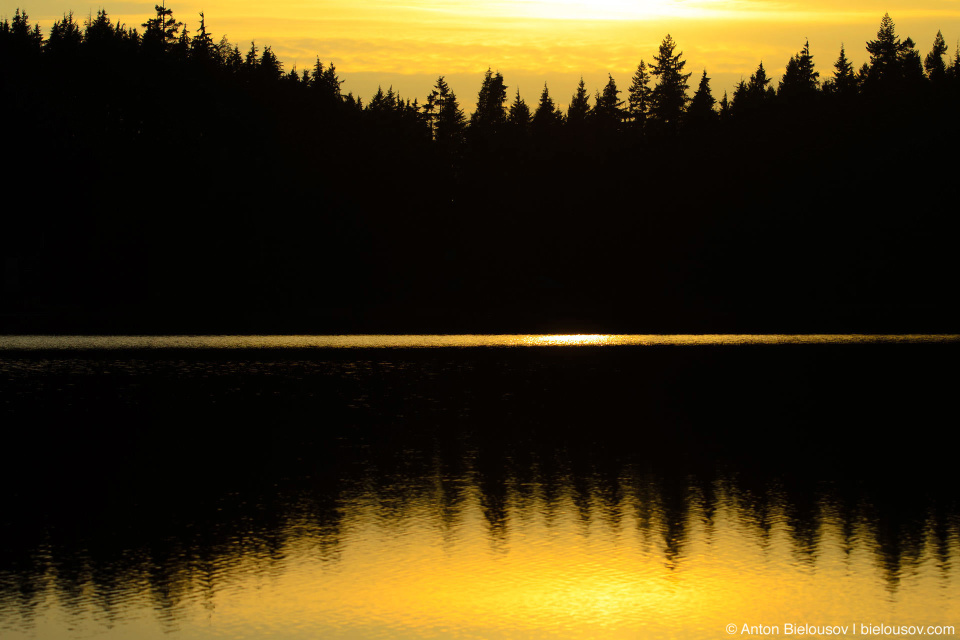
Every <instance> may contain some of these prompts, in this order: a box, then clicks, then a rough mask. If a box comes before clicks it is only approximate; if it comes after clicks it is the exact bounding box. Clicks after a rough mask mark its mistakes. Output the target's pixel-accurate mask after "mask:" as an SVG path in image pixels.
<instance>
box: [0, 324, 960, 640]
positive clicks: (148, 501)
mask: <svg viewBox="0 0 960 640" xmlns="http://www.w3.org/2000/svg"><path fill="white" fill-rule="evenodd" d="M351 340H352V342H351ZM958 355H960V343H958V342H957V341H956V339H955V338H953V337H936V336H926V337H924V336H912V337H896V338H895V337H882V338H879V337H864V336H830V337H810V336H805V337H788V336H766V337H757V336H752V337H746V336H737V337H731V336H723V337H690V336H687V337H664V336H612V337H611V336H586V337H584V336H580V337H567V336H494V337H489V336H487V337H476V336H470V337H451V336H446V337H442V338H425V337H402V338H398V337H383V336H380V337H366V338H350V339H348V338H331V337H293V338H292V337H282V338H281V337H273V338H250V337H247V338H235V337H233V338H231V337H219V338H184V337H177V338H156V337H153V338H122V339H121V338H30V337H16V338H15V337H0V422H2V428H3V431H2V438H3V441H2V442H3V444H2V454H0V456H2V471H0V480H2V481H3V488H4V490H3V492H2V494H0V637H3V638H4V640H7V639H17V638H43V639H48V638H49V639H54V638H56V639H59V638H68V639H70V638H133V637H136V638H170V639H171V640H177V639H181V638H311V639H312V638H357V639H360V638H483V639H487V638H504V639H506V638H564V639H566V638H570V639H573V638H615V639H619V638H631V639H641V638H653V639H659V638H664V639H665V638H691V639H707V638H723V637H740V636H752V637H815V636H822V637H825V636H827V635H844V636H853V635H871V636H878V637H902V636H904V635H908V636H909V635H913V636H917V635H937V636H939V637H952V638H956V637H958V633H960V565H958V562H960V491H958V481H957V471H956V469H957V466H958V465H957V463H958V456H960V448H958V437H957V435H956V425H957V424H958V415H957V414H958V410H957V408H958V404H957V401H958V389H960V384H958V383H960V374H958V372H957V367H956V362H957V361H958V358H957V356H958ZM728 625H733V627H732V628H731V629H728ZM744 625H746V628H745V626H744ZM807 625H809V626H807ZM827 627H830V628H829V629H828V628H827ZM834 627H835V628H834ZM731 630H732V631H733V633H732V634H731V633H729V631H731ZM921 630H922V633H921ZM801 631H802V632H803V633H800V632H801Z"/></svg>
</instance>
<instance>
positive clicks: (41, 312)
mask: <svg viewBox="0 0 960 640" xmlns="http://www.w3.org/2000/svg"><path fill="white" fill-rule="evenodd" d="M199 18H200V20H199V23H198V24H196V23H194V24H195V29H194V30H193V31H192V32H191V31H188V29H187V27H186V26H185V25H184V24H183V23H181V22H179V21H178V20H177V18H175V17H174V15H173V12H172V11H171V10H170V9H168V8H166V7H165V6H158V7H157V10H156V15H155V16H150V17H149V18H148V19H146V21H145V22H144V23H143V24H142V25H137V26H135V27H128V26H126V25H119V24H115V23H114V22H113V21H112V20H111V19H110V17H109V16H108V14H107V13H106V11H104V10H100V11H99V12H98V13H97V14H96V16H95V17H93V16H91V17H90V18H89V19H87V20H85V21H84V22H83V24H81V23H80V22H78V21H77V20H76V19H75V18H74V17H73V15H72V14H65V15H64V17H63V19H62V20H58V21H57V22H56V23H55V24H54V25H53V27H52V28H51V29H50V31H49V33H44V32H43V31H42V30H41V29H40V28H39V26H37V25H31V24H30V22H29V19H28V17H27V15H26V14H25V13H23V12H22V11H19V10H18V11H17V13H16V14H15V16H14V17H13V19H12V21H4V22H3V23H2V24H0V109H2V116H3V117H2V122H3V123H4V125H5V130H4V135H5V142H6V144H5V146H4V154H5V156H6V157H7V159H8V161H12V163H13V168H12V169H8V170H7V182H6V193H5V195H4V201H5V205H4V211H5V213H4V215H3V232H2V233H0V237H2V240H0V251H2V254H3V270H4V271H3V289H2V296H0V329H2V330H4V331H47V330H50V331H64V330H69V331H81V330H84V331H215V332H233V331H236V332H246V331H251V332H261V331H278V332H285V331H303V332H312V333H321V332H330V331H338V332H339V331H344V332H349V331H421V332H431V331H538V330H604V331H635V332H643V331H668V332H669V331H955V330H956V327H957V319H958V315H957V310H956V305H955V303H954V298H955V295H954V289H955V283H956V282H957V275H958V271H960V270H958V266H960V265H958V255H960V253H958V252H957V251H956V250H955V246H954V245H955V242H956V237H957V230H958V223H957V219H956V206H957V205H956V201H957V197H956V195H957V186H956V185H957V183H956V181H955V179H954V174H955V166H954V163H953V162H952V158H951V155H950V154H951V153H952V152H953V151H955V149H956V143H957V142H958V140H960V135H958V134H960V129H958V106H960V50H958V52H956V53H955V54H954V55H953V56H952V57H950V56H949V55H948V52H947V47H946V44H945V41H944V38H943V36H942V35H941V34H940V33H937V34H936V37H935V38H934V40H933V45H932V48H931V50H930V52H929V53H928V54H926V55H925V56H924V55H922V54H921V52H920V51H919V50H918V48H917V45H916V43H915V42H914V41H913V40H912V39H910V38H906V39H901V37H900V36H899V35H897V33H896V30H895V25H894V23H893V21H892V20H891V19H890V17H889V16H884V17H883V19H882V20H881V22H880V27H879V30H878V33H877V37H876V39H875V40H871V41H869V42H867V43H866V49H867V51H868V53H869V56H870V58H869V62H868V63H866V64H864V65H863V67H862V68H860V69H859V70H855V69H854V68H853V67H852V65H851V63H850V62H849V61H848V59H847V55H846V51H845V50H844V49H842V48H841V50H840V51H839V52H838V56H837V59H836V61H834V62H832V63H831V62H827V63H825V64H824V63H822V62H821V63H820V64H819V65H817V64H815V63H814V60H813V56H812V55H811V54H810V49H809V43H798V45H799V44H802V47H801V48H800V49H799V51H798V52H797V54H796V55H795V56H794V57H793V58H791V59H790V60H789V61H788V64H787V67H786V73H785V74H784V76H783V78H782V79H781V80H780V82H779V84H778V85H775V83H774V81H773V80H772V78H771V77H770V76H768V75H767V72H766V71H765V69H764V66H763V64H762V63H760V64H759V65H758V67H757V69H756V70H755V72H753V74H752V75H751V76H750V78H749V80H743V81H741V83H740V84H739V85H738V86H737V88H736V89H735V91H734V92H733V95H731V96H728V95H726V94H724V95H723V96H722V97H720V98H719V99H717V97H715V96H714V95H712V92H711V88H710V78H709V76H708V75H707V71H706V70H704V71H703V72H702V75H700V74H699V73H698V74H697V75H694V73H693V71H690V70H687V69H686V67H685V65H686V62H685V61H684V60H683V57H682V53H681V48H680V47H679V45H678V44H677V43H676V42H674V40H673V39H672V38H671V37H670V36H666V38H664V40H663V42H662V44H661V45H660V48H659V50H658V51H657V52H656V53H655V54H654V55H653V56H652V57H651V58H648V59H646V60H640V61H639V64H638V67H637V71H636V73H635V75H634V76H633V78H632V79H631V82H630V85H629V87H628V88H627V89H620V88H618V85H617V83H616V81H615V80H614V79H613V77H612V76H611V77H610V78H609V81H608V83H607V84H606V86H604V87H603V88H602V89H598V90H596V92H595V93H594V94H593V95H592V96H591V95H590V93H589V92H588V90H587V88H586V86H585V85H584V83H583V82H581V83H580V85H579V87H577V88H576V89H575V90H574V93H573V95H572V97H571V99H570V101H569V108H568V110H567V112H566V113H563V112H562V111H561V110H560V109H559V108H558V107H557V106H556V102H555V97H556V96H557V95H565V94H558V93H551V90H553V91H557V89H552V88H548V87H547V86H546V85H544V88H543V92H542V94H541V97H540V99H539V101H538V103H537V104H535V105H533V104H531V105H528V104H526V103H525V102H524V101H523V100H522V99H521V98H520V95H519V92H517V93H515V94H513V98H512V99H511V98H510V96H511V91H510V89H511V87H508V86H507V85H506V79H505V78H504V77H503V76H502V75H501V74H500V73H499V72H493V70H488V71H487V73H486V74H485V75H484V77H483V78H482V79H479V78H478V80H479V81H480V89H479V92H478V95H477V103H476V110H475V111H474V112H473V113H472V114H470V115H469V116H468V115H467V113H466V111H465V108H464V105H466V104H467V103H468V102H469V101H467V100H464V99H463V98H462V97H461V98H459V99H458V97H457V96H455V95H454V93H453V91H452V90H451V89H450V87H449V86H448V85H447V84H446V82H445V81H444V78H443V77H440V78H438V80H437V83H436V86H435V88H434V90H433V92H432V93H431V94H430V95H429V96H428V97H427V98H426V100H425V101H424V102H423V103H420V102H419V101H417V100H412V101H411V100H409V99H405V98H403V97H401V96H400V95H399V94H397V93H396V92H395V91H394V90H393V89H392V88H390V89H387V90H386V91H383V90H380V91H378V92H377V93H376V95H374V96H372V97H370V98H361V97H358V96H354V95H352V94H346V95H344V94H343V93H342V91H341V84H342V81H341V80H340V78H339V76H338V74H337V71H336V69H335V67H334V66H333V64H324V63H323V62H322V61H320V60H319V59H318V60H317V61H316V64H315V65H314V67H313V68H312V69H303V70H301V69H296V68H292V69H284V65H283V64H282V63H281V61H280V60H278V58H277V57H276V55H275V54H274V53H273V51H272V50H271V48H270V46H262V45H261V44H260V43H257V42H254V43H251V45H250V47H249V49H246V48H245V49H246V52H244V51H242V50H241V48H240V47H239V46H237V45H235V44H233V43H230V42H229V41H228V40H227V39H226V37H223V38H220V39H219V40H217V39H216V38H215V37H214V36H213V34H210V33H208V32H207V30H206V27H205V22H204V17H203V15H202V14H201V15H200V16H199ZM932 35H933V34H925V37H928V36H932ZM638 57H639V56H638ZM697 71H699V70H697ZM569 90H570V89H569V88H563V91H564V92H566V91H569Z"/></svg>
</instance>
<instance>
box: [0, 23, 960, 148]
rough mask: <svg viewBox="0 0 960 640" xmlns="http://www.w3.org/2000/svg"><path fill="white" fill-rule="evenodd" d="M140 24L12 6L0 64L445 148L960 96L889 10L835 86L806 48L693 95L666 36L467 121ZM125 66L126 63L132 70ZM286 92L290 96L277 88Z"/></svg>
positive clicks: (444, 94)
mask: <svg viewBox="0 0 960 640" xmlns="http://www.w3.org/2000/svg"><path fill="white" fill-rule="evenodd" d="M140 26H141V27H142V32H141V31H140V30H138V29H137V28H135V27H127V26H126V25H120V24H114V23H113V22H112V21H111V19H110V18H109V16H108V15H107V12H106V11H105V10H104V9H100V10H98V11H97V14H96V17H92V16H91V17H90V18H88V19H87V20H86V21H84V24H83V26H82V28H81V25H80V24H79V23H78V22H77V21H76V20H75V18H74V16H73V13H72V12H71V13H67V14H64V16H63V18H62V20H57V21H56V22H54V24H53V26H52V27H51V29H50V33H49V35H48V36H46V37H44V34H43V32H42V31H41V29H40V26H39V25H33V26H31V25H30V23H29V19H28V16H27V14H26V13H25V12H23V11H21V10H20V9H17V10H16V12H15V14H14V17H13V19H12V21H11V20H6V19H5V20H4V21H3V22H2V23H0V56H2V59H3V61H4V68H5V74H6V75H8V76H9V75H10V74H12V73H16V71H14V69H18V70H19V71H20V72H29V71H30V70H36V69H37V65H39V64H40V63H41V62H43V63H46V65H48V66H53V67H60V66H63V65H70V64H78V63H82V62H91V63H99V62H104V61H107V60H109V61H111V63H112V64H113V65H130V64H135V63H140V64H147V63H151V62H152V63H156V62H157V61H158V60H164V61H165V62H168V63H170V64H173V65H189V66H190V67H191V69H192V70H194V71H195V72H196V71H199V72H202V73H205V74H211V75H212V74H217V75H221V76H224V75H225V76H235V77H237V78H239V79H242V80H243V81H244V82H245V83H248V84H251V85H257V86H258V88H260V89H267V88H268V87H272V88H273V90H276V91H283V90H287V91H289V90H290V88H296V89H295V90H297V91H302V92H307V91H312V92H315V94H316V97H317V98H318V99H319V100H321V101H323V102H325V103H326V104H327V106H328V108H329V107H330V106H332V105H336V106H337V107H339V108H341V109H343V110H345V111H353V112H356V113H362V114H365V115H366V117H367V118H369V120H370V121H371V122H372V123H373V124H374V126H378V125H379V126H382V125H383V124H384V123H385V122H389V123H390V124H391V125H392V126H396V127H398V128H412V129H417V130H419V132H420V133H421V134H422V135H429V137H430V138H431V139H433V140H435V141H437V142H438V143H439V144H441V145H448V146H449V145H451V144H455V143H460V142H465V141H466V140H467V139H468V138H471V137H473V138H485V137H490V136H495V135H500V134H504V133H507V132H509V133H512V134H515V135H516V134H538V133H539V134H555V133H557V131H558V130H559V129H560V128H566V129H568V130H580V129H583V128H584V127H590V128H591V129H592V130H593V131H594V132H595V133H597V134H600V135H604V134H609V133H612V132H617V133H630V134H634V135H638V136H643V135H658V134H664V133H669V134H676V133H678V132H680V131H698V132H702V130H703V129H704V128H705V127H711V126H716V125H717V124H719V123H726V122H730V121H735V120H746V119H749V118H752V117H756V116H757V115H758V112H762V111H764V110H765V109H774V108H776V107H779V108H784V107H796V106H798V105H802V106H803V108H805V109H816V108H823V106H822V105H817V104H815V101H817V100H832V101H838V100H853V99H857V98H859V99H862V100H865V101H868V102H869V101H888V100H890V99H891V98H894V97H897V98H899V99H900V100H906V99H926V98H929V97H930V95H929V94H935V95H937V96H940V95H950V97H951V98H956V96H957V94H958V93H960V47H958V48H957V51H956V52H955V53H954V55H953V57H952V58H951V59H950V60H949V64H948V63H947V62H945V60H944V58H945V56H946V54H947V46H946V42H945V40H944V37H943V35H942V33H941V32H939V31H938V32H937V34H936V37H935V38H934V42H933V46H932V48H931V50H930V52H929V53H928V54H927V55H926V56H925V57H924V58H922V59H921V54H920V52H919V51H918V50H917V49H916V44H915V43H914V41H913V40H912V39H911V38H906V39H903V40H901V38H900V37H899V36H898V35H897V34H896V30H895V25H894V22H893V20H892V19H891V18H890V16H889V14H886V15H884V17H883V19H882V20H881V23H880V28H879V30H878V32H877V38H876V39H875V40H871V41H868V42H867V43H866V49H867V51H868V52H869V54H870V59H869V62H865V63H864V64H863V66H862V67H861V68H860V69H859V70H854V68H853V66H852V64H851V63H850V61H849V60H848V58H847V55H846V50H845V48H844V47H843V46H841V49H840V52H839V56H838V57H837V60H836V61H835V62H834V64H833V71H832V73H831V75H830V77H828V78H823V79H822V80H821V73H820V72H819V71H817V70H816V66H815V64H814V62H813V56H812V55H811V53H810V44H809V41H807V42H805V43H804V46H803V47H802V49H801V50H800V51H799V52H798V53H797V54H796V55H794V56H793V57H792V58H790V60H789V61H788V62H787V65H786V71H785V73H784V75H783V77H782V78H781V79H780V81H779V84H778V85H777V86H776V87H775V86H774V84H773V79H772V78H771V77H770V76H769V75H768V73H767V71H766V70H765V69H764V66H763V63H762V62H761V63H760V64H759V65H758V67H757V69H756V71H755V72H754V73H752V74H751V75H750V77H749V79H741V81H740V82H739V83H738V84H737V86H736V88H735V90H734V92H733V95H732V96H729V97H728V95H727V92H724V95H723V97H722V98H720V99H719V100H717V99H716V98H715V97H714V95H713V93H712V90H711V88H710V77H709V76H708V75H707V71H706V70H703V72H702V75H701V76H700V79H699V82H698V84H697V87H696V89H695V90H694V92H693V95H692V96H690V95H689V92H690V84H689V80H690V77H691V75H692V74H691V73H690V72H684V68H685V66H686V64H687V63H686V61H685V60H683V58H682V52H677V51H676V49H677V43H676V42H675V41H674V40H673V38H672V37H671V36H670V35H667V36H666V37H665V38H664V39H663V41H662V43H661V44H660V47H659V50H658V52H657V53H656V54H655V55H654V56H653V59H652V63H651V64H647V62H646V61H645V60H641V61H640V63H639V65H638V66H637V70H636V72H635V73H634V75H633V77H632V78H631V83H630V86H629V88H628V90H627V91H626V92H624V91H622V90H621V89H619V88H618V87H617V83H616V81H615V80H614V78H613V77H612V75H611V76H609V81H608V82H607V84H606V85H605V86H604V87H603V89H602V90H597V91H596V92H595V94H594V95H593V96H592V98H593V103H592V104H591V96H590V94H589V93H588V91H587V89H586V86H585V84H584V83H583V81H582V79H581V82H580V85H579V86H578V87H577V89H576V92H575V93H574V94H573V95H572V97H571V99H570V101H569V103H568V109H567V112H566V113H563V112H562V111H561V109H560V108H559V107H558V106H557V104H556V102H555V100H554V98H553V97H552V96H551V94H550V91H549V89H548V87H547V84H546V83H544V87H543V91H542V93H541V95H540V98H539V101H538V102H537V104H536V105H535V106H533V107H532V108H531V106H529V105H527V104H526V102H525V101H524V100H523V99H522V98H521V97H520V93H519V91H517V92H516V94H515V96H514V98H513V100H512V102H510V101H508V98H507V88H508V87H507V85H506V84H505V81H504V78H503V76H502V75H501V73H500V72H499V71H498V72H496V73H494V72H493V71H492V70H490V69H488V70H487V72H486V74H485V76H484V78H483V81H482V85H481V87H480V91H479V94H478V97H477V103H476V111H474V112H473V113H472V114H471V115H470V116H469V118H468V117H466V115H465V112H464V110H463V108H462V107H461V105H460V102H459V101H458V99H457V96H456V95H455V94H454V93H453V91H452V90H451V89H450V87H449V85H448V84H447V83H446V81H445V79H444V77H443V76H440V77H439V78H438V79H437V82H436V84H435V86H434V88H433V90H432V91H431V93H430V94H429V95H428V97H427V99H426V101H425V102H424V103H423V104H419V102H418V100H413V101H411V100H409V99H404V98H403V97H402V96H401V95H400V94H399V93H397V92H395V91H394V90H393V88H392V87H390V88H389V89H387V91H383V89H382V88H380V89H378V91H377V93H376V94H374V95H373V96H372V97H370V99H369V100H368V101H367V103H366V104H364V102H363V99H362V98H360V97H356V96H354V95H353V93H352V92H350V93H346V94H342V93H341V87H340V85H342V84H343V82H344V81H343V80H340V79H339V77H338V75H337V72H336V68H335V66H334V65H333V63H329V64H327V65H324V63H322V62H321V61H320V59H319V57H318V58H317V61H316V63H315V64H314V66H313V68H312V69H302V70H298V69H297V68H296V66H294V67H293V68H291V69H289V70H284V64H283V63H282V62H281V61H280V60H279V59H278V58H277V56H276V55H275V54H274V53H273V51H272V49H271V47H270V46H264V47H262V48H261V47H260V46H258V45H257V43H256V42H255V41H254V42H251V43H250V48H249V49H248V50H247V51H246V53H243V52H241V50H240V48H239V46H238V45H236V44H233V43H231V42H229V40H228V39H227V37H226V36H223V37H221V38H220V40H219V41H215V40H214V39H213V37H212V36H211V34H210V33H209V32H208V31H207V29H206V25H205V18H204V15H203V13H201V14H200V22H199V26H198V28H197V30H196V32H195V34H194V35H193V36H192V37H191V36H190V34H189V31H188V29H187V28H186V26H185V25H184V23H182V22H179V21H177V20H176V19H175V18H174V17H173V11H172V9H169V8H167V7H166V6H165V5H157V6H156V16H154V17H152V18H149V19H148V20H146V22H144V23H143V24H142V25H140ZM127 68H128V69H129V68H130V67H129V66H127ZM281 85H285V86H286V87H287V88H285V89H281V88H280V87H281Z"/></svg>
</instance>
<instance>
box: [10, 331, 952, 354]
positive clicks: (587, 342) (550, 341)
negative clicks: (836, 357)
mask: <svg viewBox="0 0 960 640" xmlns="http://www.w3.org/2000/svg"><path fill="white" fill-rule="evenodd" d="M958 341H960V335H957V334H681V335H666V334H665V335H655V334H650V335H643V334H551V335H533V334H526V335H520V334H518V335H299V336H278V335H272V336H270V335H268V336H36V335H27V336H0V351H35V350H118V349H383V348H392V349H430V348H448V349H449V348H476V347H548V346H549V347H584V346H715V345H776V344H884V343H888V344H893V343H914V344H916V343H952V342H958Z"/></svg>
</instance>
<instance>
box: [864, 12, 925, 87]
mask: <svg viewBox="0 0 960 640" xmlns="http://www.w3.org/2000/svg"><path fill="white" fill-rule="evenodd" d="M914 46H915V45H914V42H913V40H911V39H910V38H907V39H906V40H904V41H902V42H901V41H900V38H899V37H898V36H897V34H896V31H895V29H894V24H893V20H892V19H891V18H890V14H889V13H886V14H884V15H883V19H882V20H881V21H880V30H879V31H878V32H877V39H876V40H870V41H868V42H867V51H868V52H869V53H870V64H869V67H868V70H869V71H868V74H867V76H866V80H867V84H868V86H870V85H874V86H882V87H887V88H892V87H897V86H902V84H903V83H904V81H906V82H908V83H909V82H916V81H917V80H918V79H919V77H922V76H923V67H922V65H921V62H920V54H919V53H918V52H917V51H915V50H914Z"/></svg>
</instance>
